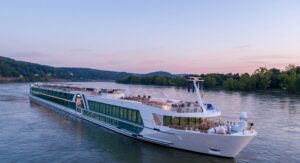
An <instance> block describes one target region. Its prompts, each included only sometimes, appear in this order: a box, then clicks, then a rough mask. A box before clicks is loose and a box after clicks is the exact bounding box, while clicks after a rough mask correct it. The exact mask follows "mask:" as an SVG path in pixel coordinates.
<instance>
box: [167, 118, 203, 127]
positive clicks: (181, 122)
mask: <svg viewBox="0 0 300 163" xmlns="http://www.w3.org/2000/svg"><path fill="white" fill-rule="evenodd" d="M202 121H203V120H202V118H192V117H171V116H163V125H164V126H174V127H186V126H189V125H197V124H201V123H202Z"/></svg>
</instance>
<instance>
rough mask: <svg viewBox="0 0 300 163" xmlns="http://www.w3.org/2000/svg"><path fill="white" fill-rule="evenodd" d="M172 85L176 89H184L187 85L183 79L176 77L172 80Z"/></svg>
mask: <svg viewBox="0 0 300 163" xmlns="http://www.w3.org/2000/svg"><path fill="white" fill-rule="evenodd" d="M172 83H173V84H174V85H175V86H177V87H186V86H187V85H188V81H187V80H186V78H183V77H176V78H174V79H173V80H172Z"/></svg>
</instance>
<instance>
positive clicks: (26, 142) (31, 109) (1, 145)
mask: <svg viewBox="0 0 300 163" xmlns="http://www.w3.org/2000/svg"><path fill="white" fill-rule="evenodd" d="M76 84H82V85H86V86H89V87H98V88H123V89H126V90H127V91H129V92H133V93H140V94H142V93H145V92H147V93H148V94H149V95H152V96H159V97H163V98H176V99H184V100H193V101H194V100H195V97H194V94H191V93H187V91H186V90H183V89H176V88H174V87H158V86H141V85H122V84H116V83H109V82H97V83H96V82H95V83H76ZM28 94H29V84H1V85H0V162H172V163H173V162H212V163H217V162H222V163H223V162H225V163H226V162H228V163H234V162H289V163H293V162H300V125H299V124H300V123H299V121H300V97H299V96H296V95H295V96H291V95H285V94H282V93H272V94H270V93H269V94H266V93H240V92H226V91H206V92H205V94H204V97H205V101H209V102H211V103H214V104H215V105H216V106H218V107H219V108H221V109H222V111H223V115H224V117H225V118H229V119H233V120H235V119H238V114H239V112H240V111H246V112H247V113H248V116H249V120H250V121H253V122H254V123H255V129H256V130H257V131H258V135H257V137H255V138H254V139H253V141H252V142H251V143H250V144H249V145H248V146H247V147H246V148H245V149H244V150H243V151H242V152H241V153H240V154H239V155H238V156H237V157H236V158H235V159H228V158H219V157H214V156H209V155H204V154H198V153H191V152H186V151H182V150H177V149H171V148H166V147H161V146H158V145H154V144H150V143H145V142H141V141H138V140H134V139H131V138H127V137H125V136H123V135H119V134H117V133H114V132H111V131H109V130H106V129H103V128H101V127H99V126H97V125H94V124H92V123H90V122H87V121H84V120H81V119H79V118H76V117H72V116H70V115H68V114H64V113H58V112H55V111H53V110H49V109H47V108H43V107H41V106H38V105H36V104H34V103H31V102H30V101H29V99H28Z"/></svg>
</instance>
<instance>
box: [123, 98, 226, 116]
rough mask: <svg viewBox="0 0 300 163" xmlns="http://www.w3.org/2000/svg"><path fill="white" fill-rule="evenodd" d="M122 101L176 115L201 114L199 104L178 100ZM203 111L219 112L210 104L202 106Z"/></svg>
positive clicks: (133, 99)
mask: <svg viewBox="0 0 300 163" xmlns="http://www.w3.org/2000/svg"><path fill="white" fill-rule="evenodd" d="M120 99H122V100H127V101H134V102H139V103H142V104H145V105H149V106H153V107H156V108H159V109H162V110H165V111H171V112H176V113H201V112H203V110H202V109H201V107H200V105H199V103H198V102H197V101H195V102H189V101H178V100H171V99H169V100H161V99H157V98H151V97H150V96H139V95H138V96H130V97H128V96H127V97H121V98H120ZM204 106H205V109H206V110H207V112H209V113H212V112H214V113H218V112H220V110H219V109H218V108H216V107H215V106H213V105H212V104H204Z"/></svg>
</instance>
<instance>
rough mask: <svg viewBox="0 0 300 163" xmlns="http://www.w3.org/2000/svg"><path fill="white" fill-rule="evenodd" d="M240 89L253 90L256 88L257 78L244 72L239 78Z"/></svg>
mask: <svg viewBox="0 0 300 163" xmlns="http://www.w3.org/2000/svg"><path fill="white" fill-rule="evenodd" d="M239 89H240V90H242V91H252V90H255V89H256V78H255V77H251V76H250V75H249V74H248V73H245V74H242V75H241V78H240V80H239Z"/></svg>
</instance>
